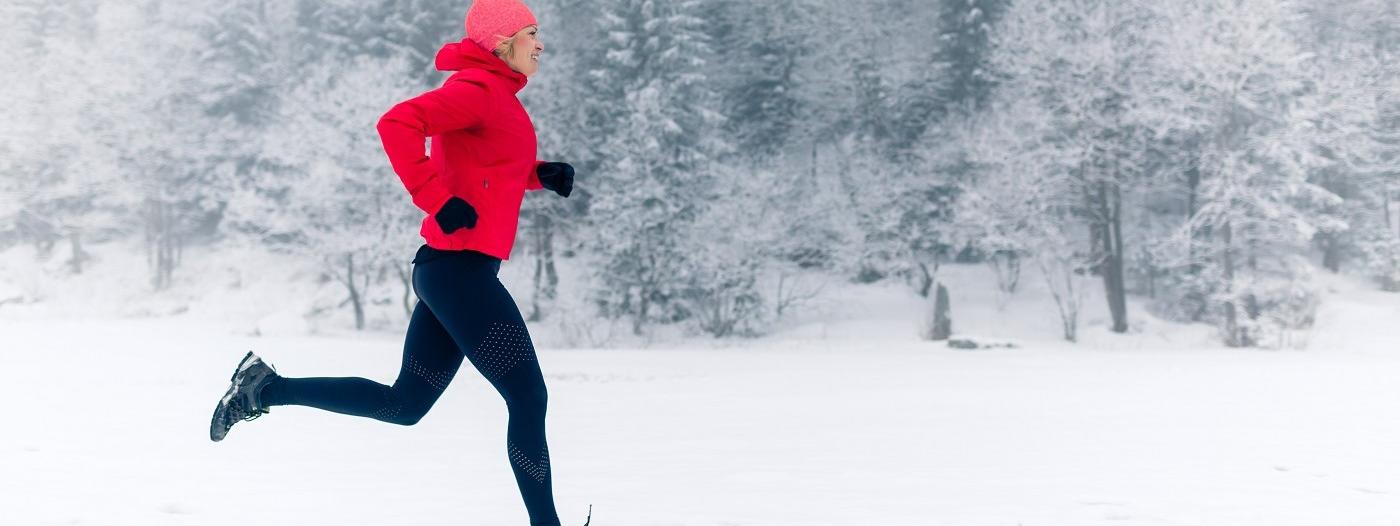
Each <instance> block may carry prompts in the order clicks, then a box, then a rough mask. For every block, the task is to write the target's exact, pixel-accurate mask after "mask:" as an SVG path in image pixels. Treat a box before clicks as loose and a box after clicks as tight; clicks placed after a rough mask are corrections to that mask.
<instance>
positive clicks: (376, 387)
mask: <svg viewBox="0 0 1400 526" xmlns="http://www.w3.org/2000/svg"><path fill="white" fill-rule="evenodd" d="M499 269H500V260H499V259H496V258H493V257H491V256H487V255H485V254H481V253H478V252H472V251H460V252H449V251H439V250H436V249H432V248H430V247H427V246H426V245H424V246H423V247H422V248H420V249H419V252H418V255H417V257H415V258H414V266H413V279H412V284H413V289H414V291H415V292H416V293H418V296H419V301H418V303H417V305H416V306H415V307H414V309H413V315H412V318H411V319H410V321H409V326H408V334H407V336H406V337H405V339H404V352H403V362H402V365H401V366H400V369H399V375H398V378H397V379H396V380H395V381H394V384H393V385H383V384H380V383H378V382H374V381H371V380H367V379H364V378H286V377H282V378H277V379H275V380H274V381H273V382H272V383H270V384H269V385H268V386H267V387H266V388H264V389H263V392H262V400H263V401H264V403H266V404H267V405H274V406H276V405H301V406H307V407H315V408H318V409H323V410H326V411H332V412H336V413H342V414H347V415H354V416H362V417H367V418H373V419H376V420H380V421H384V422H388V423H392V424H398V425H405V426H407V425H413V424H416V423H418V421H419V420H420V419H422V418H423V417H424V416H425V415H426V414H427V413H428V410H429V409H431V408H432V406H433V404H434V403H436V402H437V399H438V398H439V397H440V396H441V395H442V392H443V391H444V390H445V389H447V386H448V385H449V384H451V382H452V379H453V378H454V377H455V376H456V374H457V370H458V369H459V368H460V367H461V364H462V361H463V359H466V360H467V361H468V362H469V363H470V364H471V365H472V366H473V367H475V368H476V370H477V371H478V372H479V373H480V374H481V375H482V376H483V377H484V378H485V379H486V380H487V381H488V382H490V383H491V386H492V387H494V388H495V389H496V391H497V392H499V393H500V394H501V397H502V398H503V399H504V400H505V402H506V407H507V408H508V409H509V421H508V423H507V430H506V457H507V459H508V461H509V462H510V466H511V469H512V471H514V473H515V479H516V484H517V485H518V486H519V488H520V493H521V497H522V498H523V500H524V501H525V508H526V510H527V511H528V512H529V515H530V524H531V525H532V526H554V525H558V524H559V518H558V515H557V514H556V512H555V509H554V495H553V490H552V481H551V477H550V466H549V446H548V444H547V443H546V441H545V426H544V423H545V409H546V406H547V404H548V394H547V391H546V389H545V385H544V376H543V374H541V371H540V367H539V362H538V360H537V359H536V356H535V348H534V345H533V344H532V343H531V340H530V333H529V331H528V330H527V329H526V327H525V322H524V320H523V319H522V318H521V315H520V311H519V309H518V308H517V306H516V304H515V300H514V299H512V298H511V296H510V293H509V292H508V291H507V290H506V289H505V287H504V286H503V285H502V284H501V282H500V280H499V279H497V277H496V274H497V272H498V271H499Z"/></svg>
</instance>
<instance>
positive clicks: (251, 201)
mask: <svg viewBox="0 0 1400 526" xmlns="http://www.w3.org/2000/svg"><path fill="white" fill-rule="evenodd" d="M306 73H307V75H306V76H305V77H304V78H302V79H301V80H300V82H299V83H298V85H297V86H296V87H295V88H294V89H292V91H291V92H289V93H287V94H286V97H285V100H284V103H283V104H282V105H280V106H279V113H278V115H277V117H276V119H275V121H276V122H275V124H274V125H273V126H272V128H271V129H270V130H269V133H268V135H267V136H266V139H265V142H264V143H263V144H262V149H263V151H264V152H265V154H266V155H267V156H268V158H269V159H270V160H271V161H272V162H271V163H269V164H268V165H267V166H266V167H264V168H262V169H260V170H258V171H256V172H255V178H254V179H253V180H252V181H251V184H249V185H247V186H245V187H244V188H242V189H240V191H239V192H238V194H237V195H236V201H235V202H234V204H233V206H232V207H231V211H230V212H231V215H232V218H233V220H234V222H235V223H236V224H237V226H238V227H239V228H240V229H243V230H244V231H247V232H249V233H250V234H252V235H254V236H256V237H257V238H259V239H261V240H262V241H263V242H265V243H268V244H271V245H272V246H275V247H277V248H278V249H279V250H284V251H288V252H291V253H295V254H301V255H305V256H307V257H308V259H314V260H317V261H320V262H321V268H322V269H323V271H324V273H325V274H326V275H327V276H329V277H331V278H333V279H334V280H335V281H336V282H337V283H339V284H340V285H341V286H343V287H344V289H345V298H344V301H342V302H338V303H337V304H336V305H335V306H337V307H339V306H344V305H346V304H348V305H349V306H350V307H351V308H352V309H353V311H354V316H355V318H354V319H355V327H356V328H357V329H363V328H365V326H366V320H367V313H366V308H367V303H368V300H367V298H368V297H369V294H370V289H371V288H372V287H374V286H375V285H377V284H379V283H381V282H382V281H383V276H384V275H385V274H386V273H387V271H389V270H390V269H393V268H398V267H402V266H404V265H406V263H407V260H408V259H410V256H409V254H412V252H413V249H414V248H415V247H417V246H418V244H420V240H419V239H418V235H417V234H418V226H419V221H421V220H422V218H423V216H422V214H421V213H420V212H419V211H418V210H417V209H416V208H414V207H413V206H412V205H411V204H410V203H409V200H408V198H407V194H406V191H405V190H404V188H403V185H402V183H401V182H400V181H399V180H398V178H396V177H395V176H394V173H393V171H392V170H391V168H390V167H389V164H388V162H387V161H386V160H385V159H384V154H383V151H382V148H381V146H380V139H379V135H378V132H377V131H376V129H375V122H377V121H378V119H379V117H380V116H381V115H383V113H384V111H385V110H387V109H388V108H389V107H391V106H393V104H394V103H395V102H397V101H399V100H402V99H406V98H408V97H409V96H411V95H412V94H415V93H417V92H418V91H421V90H420V89H419V86H417V85H416V83H415V82H413V80H412V78H411V76H410V75H409V72H408V62H407V60H405V59H403V58H391V59H376V58H373V57H369V56H360V57H355V58H353V59H349V60H348V61H346V62H343V63H342V62H339V61H335V62H328V63H327V64H326V65H325V66H323V67H320V68H315V69H312V70H310V71H307V72H306ZM403 286H405V287H411V284H409V283H406V282H405V283H403ZM407 308H408V307H405V309H407ZM405 314H407V312H406V313H405Z"/></svg>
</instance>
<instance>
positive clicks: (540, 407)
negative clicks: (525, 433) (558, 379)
mask: <svg viewBox="0 0 1400 526" xmlns="http://www.w3.org/2000/svg"><path fill="white" fill-rule="evenodd" d="M506 403H507V405H508V406H509V407H510V410H511V411H512V412H515V411H526V412H532V413H534V412H538V413H540V414H543V413H544V412H545V408H546V407H548V405H549V391H548V390H547V389H545V386H544V384H543V383H540V384H538V385H531V386H523V387H517V388H515V389H511V390H510V398H509V399H508V400H506Z"/></svg>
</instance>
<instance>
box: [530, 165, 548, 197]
mask: <svg viewBox="0 0 1400 526" xmlns="http://www.w3.org/2000/svg"><path fill="white" fill-rule="evenodd" d="M544 163H545V161H535V166H534V168H532V169H531V170H530V177H529V178H528V179H526V180H525V191H527V192H533V191H535V190H544V184H542V183H540V165H542V164H544Z"/></svg>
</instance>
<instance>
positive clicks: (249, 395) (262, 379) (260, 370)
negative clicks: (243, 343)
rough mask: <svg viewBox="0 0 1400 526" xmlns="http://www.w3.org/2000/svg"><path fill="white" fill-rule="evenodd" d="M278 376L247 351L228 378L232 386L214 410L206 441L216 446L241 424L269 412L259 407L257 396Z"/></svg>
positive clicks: (259, 401)
mask: <svg viewBox="0 0 1400 526" xmlns="http://www.w3.org/2000/svg"><path fill="white" fill-rule="evenodd" d="M276 376H277V371H276V370H275V369H273V368H272V367H271V366H269V365H268V364H267V363H264V362H263V361H262V358H258V356H257V355H255V354H253V351H248V354H246V355H244V356H243V360H242V361H240V362H238V369H237V370H235V371H234V372H233V376H231V377H229V381H230V382H232V383H231V385H229V388H228V392H226V393H224V397H223V398H221V399H219V405H218V406H217V407H215V408H214V418H213V419H212V420H211V421H210V422H209V440H213V441H215V442H218V441H220V440H223V439H224V436H226V435H228V430H229V429H230V428H232V427H233V424H236V423H238V422H240V421H244V420H253V419H255V418H257V417H260V416H262V415H264V414H267V413H268V412H269V411H268V409H267V408H266V407H263V406H262V405H261V403H262V401H261V400H260V399H259V398H258V394H259V393H260V392H261V391H262V388H263V386H265V385H267V382H268V381H269V380H271V379H272V378H274V377H276Z"/></svg>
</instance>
